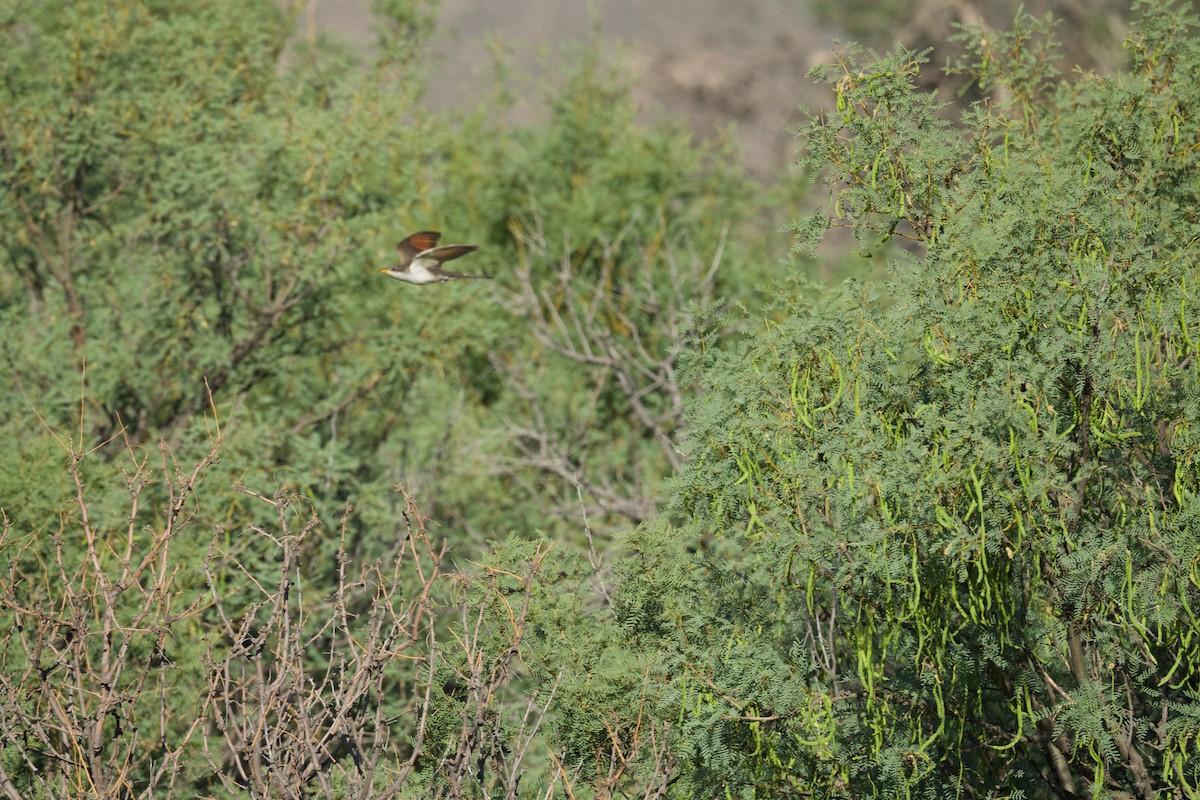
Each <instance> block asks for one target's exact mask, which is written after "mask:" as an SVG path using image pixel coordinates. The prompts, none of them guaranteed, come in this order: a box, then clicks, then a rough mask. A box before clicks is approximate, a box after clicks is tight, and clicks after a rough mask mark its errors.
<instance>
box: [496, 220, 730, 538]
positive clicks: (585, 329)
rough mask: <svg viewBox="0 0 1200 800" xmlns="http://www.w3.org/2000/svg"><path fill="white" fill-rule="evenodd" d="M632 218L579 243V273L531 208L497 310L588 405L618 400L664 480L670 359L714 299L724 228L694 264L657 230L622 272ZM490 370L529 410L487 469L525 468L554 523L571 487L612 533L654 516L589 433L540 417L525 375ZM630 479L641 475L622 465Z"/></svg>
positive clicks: (669, 445) (519, 228) (673, 457)
mask: <svg viewBox="0 0 1200 800" xmlns="http://www.w3.org/2000/svg"><path fill="white" fill-rule="evenodd" d="M638 221H639V217H638V214H636V213H635V214H632V215H631V216H630V221H629V222H628V223H627V224H626V225H625V227H623V228H621V229H620V230H618V231H616V232H615V234H613V235H612V236H611V237H604V236H598V237H597V238H596V239H595V240H594V241H592V242H590V243H588V244H589V247H590V250H589V249H587V248H585V250H584V251H585V252H587V253H589V255H587V257H586V265H585V264H584V263H583V261H584V260H585V259H584V257H583V256H581V255H580V252H581V251H580V248H579V247H577V246H576V245H575V243H572V242H571V241H570V237H569V236H568V235H567V234H562V235H561V236H556V235H555V234H553V233H552V232H549V231H547V230H546V227H545V223H544V222H543V220H542V217H541V214H540V213H539V211H538V209H536V208H534V209H532V210H531V211H530V213H529V215H528V219H527V220H526V221H525V222H523V223H521V224H518V223H514V224H513V226H512V232H513V235H514V237H515V238H516V239H517V244H518V259H517V265H516V267H515V269H514V278H515V280H516V284H517V288H516V290H515V291H512V292H511V293H510V294H509V295H508V298H507V305H508V307H509V310H510V311H511V312H512V313H513V314H514V315H515V316H518V317H521V318H522V319H523V320H525V321H526V322H527V328H526V329H527V330H529V331H530V332H532V334H533V336H534V337H535V339H536V340H537V341H538V342H539V343H540V344H541V345H542V346H543V347H544V348H545V349H546V351H547V352H548V353H550V354H553V356H555V357H557V358H559V359H563V360H565V361H567V362H570V363H572V364H574V365H576V366H577V367H578V368H580V369H581V370H583V374H584V375H585V376H586V378H585V379H584V381H583V382H582V384H581V386H580V387H579V390H580V393H581V395H585V396H586V397H587V399H588V402H589V404H590V405H595V404H596V403H597V402H598V401H599V400H600V398H601V397H602V396H603V395H606V394H609V393H613V392H615V393H616V394H617V396H619V397H620V398H621V399H622V401H623V404H624V407H625V409H627V420H626V424H628V426H629V428H630V438H631V440H636V441H642V440H647V441H651V442H653V443H654V445H655V448H656V450H657V455H656V456H650V455H648V454H647V455H646V456H644V457H654V458H657V459H658V460H660V461H661V466H660V467H658V468H657V469H650V470H648V471H649V472H655V471H658V472H664V473H666V472H671V471H674V470H676V469H678V468H679V466H680V464H681V461H682V459H681V456H680V454H679V450H678V449H677V442H676V437H677V435H678V431H679V429H680V423H681V421H682V414H683V408H682V396H683V391H684V389H685V387H682V386H681V385H680V383H679V377H678V374H677V364H678V358H679V355H680V352H681V351H682V349H683V347H684V340H685V336H686V335H687V332H688V330H689V329H690V328H691V327H692V326H693V324H694V322H693V319H692V316H691V315H692V313H693V312H694V309H696V308H700V307H704V306H706V305H708V304H710V303H711V302H712V301H713V299H714V291H715V276H716V272H717V269H718V267H719V266H720V263H721V259H722V256H723V252H724V247H725V233H726V231H723V232H722V236H721V240H720V243H719V244H718V246H717V249H716V252H715V253H714V254H713V255H712V257H711V259H708V260H705V259H702V258H700V257H699V256H698V255H697V254H695V253H693V252H690V251H689V250H690V248H689V247H688V246H687V245H686V243H680V242H667V241H665V239H666V236H667V229H666V225H665V223H664V224H663V225H662V226H661V227H660V229H659V231H658V234H657V236H656V237H655V239H654V241H651V242H637V243H636V244H637V246H636V247H633V248H632V251H633V252H636V253H641V254H643V255H642V257H641V261H640V262H639V263H632V262H631V261H630V260H629V259H628V256H627V255H625V253H628V252H629V251H630V250H631V248H630V247H629V242H628V241H627V240H628V239H629V237H631V236H632V235H634V234H633V231H634V229H635V225H636V223H637V222H638ZM492 363H493V366H494V367H495V368H496V369H497V371H499V372H500V373H501V374H503V375H505V376H506V378H507V381H508V383H509V384H510V385H511V386H512V387H513V388H514V389H515V391H516V392H517V393H518V396H519V397H521V399H522V400H523V401H524V403H525V404H526V406H527V409H528V412H529V413H528V418H527V420H526V421H524V422H513V423H511V424H510V426H509V431H508V436H509V439H510V441H511V443H512V449H513V451H514V453H515V455H514V456H512V457H511V459H509V460H506V461H503V462H501V463H498V464H497V467H496V468H497V470H498V471H501V472H514V471H520V470H529V469H532V470H535V471H536V472H537V473H538V474H540V475H541V476H542V481H543V485H544V488H546V490H547V491H550V492H552V494H553V495H555V496H558V497H559V502H558V503H556V504H555V506H556V511H557V512H558V513H560V514H563V515H567V516H571V517H574V516H575V515H576V514H577V508H579V506H577V504H576V503H575V502H574V501H575V498H576V492H577V490H578V489H582V493H583V495H584V496H585V498H586V501H585V506H584V508H586V509H587V510H589V511H590V512H591V513H592V515H593V516H594V517H598V518H604V519H608V520H610V521H611V522H612V523H613V524H614V525H627V524H628V523H629V522H634V523H637V522H640V521H642V520H645V519H647V518H648V517H649V516H651V515H652V514H653V512H654V511H655V509H656V508H657V506H658V503H659V498H658V497H657V496H656V495H655V488H656V487H655V486H654V485H652V484H653V482H650V483H647V482H646V481H645V480H644V479H641V478H639V479H636V480H621V479H620V478H619V477H614V476H613V471H612V470H611V469H607V468H604V467H601V466H600V464H601V463H603V462H604V461H605V460H606V459H608V458H609V457H610V454H609V453H606V452H601V451H600V449H598V448H600V447H601V446H600V445H597V444H595V443H593V442H592V441H591V438H590V437H589V435H588V434H589V432H588V431H587V430H582V429H580V430H572V429H570V427H569V426H564V425H563V424H562V423H560V422H556V421H555V420H554V419H553V415H552V414H549V413H547V409H546V407H545V403H546V401H545V400H544V399H543V398H542V396H541V394H540V393H539V391H538V387H539V384H540V380H539V375H538V373H537V370H536V368H532V369H531V368H530V366H529V365H525V364H517V363H512V362H511V361H510V360H505V359H504V358H503V357H501V356H500V355H494V356H493V358H492ZM605 447H607V445H606V446H605ZM638 457H639V458H641V457H643V456H638ZM593 462H595V463H596V464H597V466H596V468H592V467H591V464H592V463H593ZM630 472H631V473H633V474H639V475H640V474H644V473H645V472H647V470H642V469H640V468H638V465H631V469H630Z"/></svg>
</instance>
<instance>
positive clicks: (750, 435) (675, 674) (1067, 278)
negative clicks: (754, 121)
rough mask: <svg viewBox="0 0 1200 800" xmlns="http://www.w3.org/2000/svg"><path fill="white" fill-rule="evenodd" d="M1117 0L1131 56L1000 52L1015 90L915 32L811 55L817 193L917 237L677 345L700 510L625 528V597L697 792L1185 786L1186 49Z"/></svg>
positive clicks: (1191, 429)
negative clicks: (1132, 16)
mask: <svg viewBox="0 0 1200 800" xmlns="http://www.w3.org/2000/svg"><path fill="white" fill-rule="evenodd" d="M1141 11H1142V14H1143V19H1144V20H1145V23H1144V25H1143V27H1142V29H1141V31H1140V32H1139V33H1138V34H1137V35H1135V37H1134V38H1133V39H1132V40H1131V43H1130V52H1131V55H1132V60H1131V65H1130V68H1129V70H1128V71H1127V72H1124V73H1122V74H1121V75H1118V76H1116V77H1114V78H1112V79H1102V78H1098V77H1096V76H1093V75H1086V74H1085V75H1081V76H1079V77H1078V78H1077V80H1076V81H1075V82H1074V83H1072V84H1067V85H1061V86H1060V87H1059V88H1058V90H1057V91H1048V90H1049V88H1050V87H1049V85H1048V84H1046V83H1045V82H1044V80H1042V76H1044V75H1045V74H1046V73H1045V72H1044V71H1043V72H1041V73H1037V74H1034V73H1030V74H1025V73H1022V72H1021V71H1020V70H1019V69H1016V68H1015V67H1014V68H1013V69H1014V70H1015V71H1014V72H1012V73H1008V78H1006V79H1007V80H1010V81H1012V82H1014V83H1015V82H1021V84H1022V85H1025V86H1028V87H1031V88H1030V90H1029V91H1014V92H1013V103H1012V104H1011V106H1009V107H1006V108H1002V109H995V110H989V109H987V108H980V109H974V110H972V111H970V112H968V113H965V114H964V115H963V117H962V119H961V120H960V123H959V124H958V125H957V126H950V125H949V124H948V123H946V122H944V121H942V119H943V117H941V116H939V115H940V114H941V113H942V110H941V109H940V107H939V106H938V105H937V104H936V103H934V101H933V100H932V99H931V98H930V97H929V96H927V95H925V94H923V93H922V92H921V91H920V90H918V89H916V88H915V85H916V82H915V78H916V65H917V63H918V61H919V60H920V56H919V54H912V53H908V52H906V51H903V50H896V51H894V52H893V53H891V54H890V55H888V56H886V57H883V58H879V59H877V60H876V61H874V62H872V63H869V64H860V63H859V62H858V61H857V60H856V57H855V55H854V53H853V52H848V53H846V54H845V55H844V56H843V57H842V58H841V60H840V61H839V63H838V64H837V65H835V66H834V67H830V68H823V69H819V70H817V73H816V74H817V77H818V78H821V79H823V80H824V81H825V82H827V83H829V84H832V85H833V87H834V89H835V92H836V98H837V113H836V114H830V115H828V116H827V117H823V118H817V119H814V120H812V121H811V122H809V123H808V124H807V125H805V126H804V127H802V128H801V129H800V130H799V135H800V136H801V139H802V142H803V147H804V153H805V155H804V159H805V163H806V165H807V166H808V167H809V168H810V169H815V168H816V167H818V166H824V167H825V169H826V170H827V172H826V173H825V174H826V175H827V176H828V185H829V186H830V187H831V198H830V203H829V206H828V209H827V212H826V213H827V214H828V217H827V219H828V224H833V225H843V226H848V227H850V228H852V229H853V230H854V232H855V233H856V234H857V235H858V236H859V238H860V240H862V241H866V242H868V243H870V242H873V241H876V240H878V239H879V238H880V237H883V238H886V237H888V236H892V235H896V236H906V237H908V238H911V239H912V240H913V241H914V243H915V244H916V245H917V247H916V248H914V250H913V252H912V253H911V254H909V255H904V256H901V257H899V258H897V259H896V260H895V261H894V263H893V270H892V272H893V275H892V280H891V281H890V282H889V284H888V285H887V287H886V291H885V292H884V293H881V292H880V291H879V290H878V289H876V288H873V287H870V286H861V285H858V284H855V283H850V284H847V285H846V286H845V287H844V288H843V289H842V290H841V291H840V292H839V293H837V294H835V295H834V296H833V297H827V298H823V299H822V300H821V301H820V302H819V303H817V302H806V301H803V300H783V301H781V302H784V303H786V304H787V305H786V306H785V308H786V316H785V318H784V319H783V321H782V322H780V323H779V324H771V325H767V326H766V327H765V328H763V329H762V331H761V332H760V333H759V334H758V335H756V336H754V337H753V338H752V339H750V340H749V341H747V342H745V343H744V344H743V345H741V346H740V347H737V348H735V349H733V350H732V351H728V352H721V351H709V353H708V357H707V358H706V359H705V360H704V361H703V371H704V374H705V376H706V379H707V383H708V391H707V393H706V394H705V395H704V396H703V398H702V400H701V401H700V403H699V405H698V406H697V410H696V412H695V415H694V422H693V429H692V431H691V432H690V433H689V439H688V441H689V443H690V446H689V461H688V463H687V466H686V468H685V470H684V472H683V474H682V475H681V478H680V480H679V482H678V487H679V493H680V494H679V502H680V503H681V506H682V509H683V510H685V511H686V512H688V513H689V514H691V515H692V516H693V517H694V518H695V520H696V523H695V524H696V526H697V527H696V528H695V529H694V530H693V531H689V530H684V531H677V530H672V529H670V528H665V529H662V530H650V531H648V532H647V534H646V536H645V537H639V538H637V539H635V540H633V543H634V544H635V546H636V548H637V551H636V552H637V555H636V556H635V557H634V559H635V561H636V563H637V564H639V565H641V564H642V562H648V563H649V566H644V565H642V566H634V564H630V565H629V566H627V567H626V568H625V569H626V572H627V577H626V579H625V582H624V583H623V584H622V591H621V595H620V596H621V597H623V598H624V599H625V600H626V601H627V602H628V603H629V607H628V610H627V611H626V612H625V614H626V618H627V619H628V620H629V623H628V624H629V625H630V628H631V631H632V632H631V636H632V637H633V638H634V641H643V640H644V637H647V636H655V637H660V638H662V639H663V640H664V641H665V642H667V643H666V644H664V646H663V647H662V649H661V652H662V655H661V658H662V659H663V660H664V664H665V666H664V672H663V674H664V675H669V676H672V680H671V684H672V687H674V691H675V692H676V696H675V697H674V698H672V699H671V700H670V703H672V704H674V708H675V711H674V714H675V715H678V718H679V720H680V721H681V723H682V725H681V728H680V729H678V735H679V737H680V739H681V743H680V744H679V745H678V747H679V748H682V750H677V752H681V753H682V752H686V753H688V754H689V756H690V758H691V760H692V764H693V766H692V768H691V769H692V772H690V773H689V772H688V771H687V770H685V771H684V775H685V777H687V778H688V779H690V780H694V781H695V783H694V784H693V786H694V787H695V791H696V792H697V793H701V792H703V791H704V790H703V789H702V788H701V787H703V786H706V785H707V786H712V785H713V783H714V782H716V784H717V785H719V786H721V787H723V789H722V791H726V792H728V793H730V794H732V795H736V796H747V797H749V796H759V795H775V794H781V795H782V794H786V793H788V791H790V790H796V791H811V792H813V793H814V794H816V795H819V796H829V797H858V796H887V797H908V796H914V795H920V796H929V797H933V796H936V797H958V796H964V795H965V796H1005V795H1007V794H1013V795H1014V796H1015V793H1021V794H1024V795H1026V796H1032V797H1049V796H1055V795H1058V796H1062V795H1063V794H1067V795H1070V794H1072V793H1078V794H1085V793H1086V794H1091V795H1093V796H1096V795H1100V794H1106V793H1109V792H1126V793H1129V794H1131V795H1133V796H1139V797H1154V796H1165V795H1166V793H1167V792H1169V791H1170V789H1171V787H1178V788H1179V789H1180V790H1181V791H1184V792H1194V791H1196V789H1197V786H1198V785H1200V772H1198V771H1197V770H1198V767H1197V764H1198V763H1200V762H1198V761H1197V758H1198V756H1200V754H1198V753H1197V751H1196V741H1197V740H1196V735H1197V729H1196V728H1195V725H1194V721H1192V722H1189V721H1186V720H1194V718H1195V708H1194V704H1195V698H1196V696H1197V695H1196V690H1197V679H1198V674H1197V665H1198V664H1200V652H1197V650H1196V640H1195V637H1194V630H1195V626H1196V619H1195V616H1194V613H1195V609H1196V608H1197V604H1198V603H1200V573H1198V572H1197V570H1196V560H1195V555H1196V553H1197V552H1200V539H1198V538H1197V534H1198V531H1200V526H1198V525H1197V513H1198V509H1200V504H1198V498H1197V487H1198V486H1200V464H1198V462H1197V440H1196V436H1195V427H1196V419H1197V417H1196V413H1197V411H1198V410H1200V406H1198V402H1200V382H1198V380H1197V377H1198V375H1200V373H1198V372H1197V369H1196V366H1195V364H1196V355H1197V354H1196V342H1197V331H1198V330H1200V305H1197V303H1198V302H1200V296H1198V295H1197V281H1198V280H1200V273H1197V270H1196V263H1197V242H1198V241H1200V218H1197V214H1196V208H1197V203H1196V200H1197V197H1196V192H1197V186H1200V183H1198V176H1200V162H1198V160H1197V153H1200V140H1198V139H1197V131H1200V126H1198V125H1196V122H1195V120H1196V118H1195V109H1196V108H1197V107H1200V106H1198V102H1200V96H1197V94H1196V88H1195V87H1196V86H1197V83H1198V80H1197V79H1198V77H1200V76H1198V74H1197V73H1198V72H1200V52H1198V51H1197V45H1196V41H1197V40H1196V38H1195V35H1194V32H1193V29H1191V28H1190V27H1189V26H1190V25H1191V24H1193V23H1192V21H1191V20H1190V19H1189V18H1188V16H1187V15H1186V14H1184V13H1183V12H1182V11H1180V10H1179V9H1173V8H1171V7H1170V6H1168V5H1165V4H1162V3H1148V4H1145V6H1144V7H1143V8H1142V9H1141ZM1033 25H1034V23H1033V22H1032V21H1030V20H1020V21H1019V22H1018V30H1026V29H1028V27H1029V26H1033ZM1023 26H1025V27H1023ZM1017 40H1019V37H1018V39H1014V41H1017ZM1039 58H1040V57H1039ZM1013 63H1015V64H1016V65H1018V66H1020V65H1021V64H1026V63H1028V62H1027V61H1024V60H1022V59H1021V58H1017V59H1015V61H1014V62H1013ZM996 68H997V66H996V62H994V61H990V60H988V59H986V58H985V59H983V60H982V61H981V63H980V64H979V65H978V67H977V69H978V70H979V73H980V75H981V79H984V80H994V79H995V78H994V75H995V72H994V70H995V69H996ZM825 224H826V223H822V222H821V221H820V220H818V221H817V223H813V222H811V221H810V222H808V223H806V224H801V225H797V229H798V230H808V231H811V230H814V229H820V228H822V227H824V225H825ZM703 532H711V534H712V535H714V536H716V537H717V542H718V543H720V544H719V546H714V547H713V548H712V551H711V552H710V553H707V554H706V553H703V552H701V553H697V554H694V555H688V554H684V553H680V552H678V551H673V552H663V551H662V550H661V547H662V546H661V545H660V544H655V542H656V541H657V540H659V539H661V538H663V537H682V538H683V539H684V540H685V541H695V540H696V536H697V534H698V533H703ZM701 542H703V540H701ZM702 546H703V545H702ZM664 570H667V571H669V572H670V574H671V575H674V576H676V577H674V578H666V577H662V578H660V577H659V576H660V574H661V573H662V572H663V571H664ZM646 576H653V577H646ZM681 577H682V578H683V579H682V582H681ZM651 587H653V588H654V589H660V588H661V589H664V590H665V591H664V592H663V594H664V595H666V596H668V597H670V598H671V599H670V600H667V599H664V597H661V596H658V595H657V594H656V593H655V592H654V591H653V590H652V589H651ZM681 608H684V609H687V612H686V613H681V612H680V611H679V610H678V609H681ZM742 648H747V649H748V651H749V652H750V653H753V654H754V655H753V658H752V659H751V660H749V661H744V660H741V659H739V657H738V654H739V652H740V651H741V649H742ZM1167 720H1171V722H1170V724H1166V721H1167Z"/></svg>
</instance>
